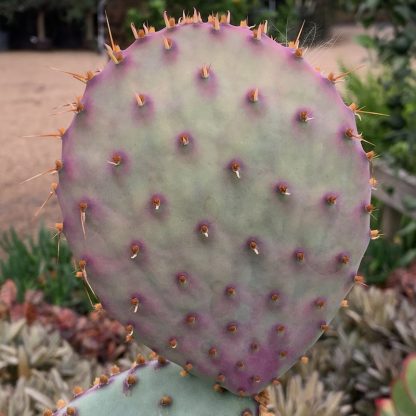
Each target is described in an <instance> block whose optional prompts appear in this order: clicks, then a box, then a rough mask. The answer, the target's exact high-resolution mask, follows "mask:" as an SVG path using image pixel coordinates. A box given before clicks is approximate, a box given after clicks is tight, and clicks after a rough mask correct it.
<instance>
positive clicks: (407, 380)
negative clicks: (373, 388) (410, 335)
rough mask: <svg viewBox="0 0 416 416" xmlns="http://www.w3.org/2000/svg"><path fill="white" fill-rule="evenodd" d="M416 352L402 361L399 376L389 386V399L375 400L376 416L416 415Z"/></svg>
mask: <svg viewBox="0 0 416 416" xmlns="http://www.w3.org/2000/svg"><path fill="white" fill-rule="evenodd" d="M415 392H416V354H410V355H409V356H408V357H407V358H406V360H405V361H404V363H403V369H402V371H401V373H400V377H399V378H398V379H397V380H395V381H394V383H393V384H392V387H391V399H379V400H377V401H376V407H377V415H376V416H415V415H416V400H415Z"/></svg>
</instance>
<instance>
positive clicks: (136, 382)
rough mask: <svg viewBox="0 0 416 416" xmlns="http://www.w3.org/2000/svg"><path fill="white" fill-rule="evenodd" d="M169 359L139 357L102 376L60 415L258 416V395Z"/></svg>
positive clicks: (60, 411) (58, 412)
mask: <svg viewBox="0 0 416 416" xmlns="http://www.w3.org/2000/svg"><path fill="white" fill-rule="evenodd" d="M181 370H182V369H181V368H180V367H179V366H177V365H176V364H173V363H171V362H168V361H164V360H163V361H160V360H154V361H150V362H136V363H135V366H134V367H132V368H131V369H130V370H128V371H124V372H122V373H116V374H114V375H112V376H110V377H108V376H106V375H103V376H101V377H99V378H98V379H97V381H96V383H95V385H94V387H92V388H91V389H89V390H87V391H85V392H82V393H80V394H78V395H76V396H75V398H74V399H73V400H72V401H71V402H70V403H69V404H67V405H65V406H62V407H61V408H60V409H59V410H57V411H56V412H55V413H53V412H52V411H51V410H46V411H45V412H44V415H55V416H98V415H100V416H116V415H117V416H121V415H123V416H212V415H221V416H257V415H258V414H259V409H258V405H257V403H256V402H255V401H254V400H251V399H249V398H242V397H238V396H235V395H234V394H231V393H229V392H227V391H226V390H223V389H221V388H220V387H219V386H218V388H215V386H214V388H213V387H212V385H211V384H209V383H207V382H206V381H203V380H200V379H198V378H196V377H195V376H192V375H190V374H187V375H183V371H182V375H181V374H180V373H181Z"/></svg>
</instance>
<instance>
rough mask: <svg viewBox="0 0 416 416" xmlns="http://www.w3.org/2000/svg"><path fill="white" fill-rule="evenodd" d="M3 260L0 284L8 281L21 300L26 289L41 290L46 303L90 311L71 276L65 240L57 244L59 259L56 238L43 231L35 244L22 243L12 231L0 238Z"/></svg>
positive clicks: (79, 287)
mask: <svg viewBox="0 0 416 416" xmlns="http://www.w3.org/2000/svg"><path fill="white" fill-rule="evenodd" d="M0 247H1V249H3V251H4V253H5V254H6V259H5V260H1V261H0V284H1V283H3V282H4V281H5V280H7V279H12V280H13V281H14V282H15V283H16V286H17V290H18V299H19V301H20V302H21V301H23V299H24V296H25V293H26V291H27V290H30V289H37V290H42V292H43V293H44V296H45V300H46V301H47V302H49V303H52V304H55V305H61V306H69V307H72V308H75V309H76V310H77V311H78V312H82V313H84V312H86V311H87V310H89V309H91V308H90V307H89V303H88V302H87V297H86V296H85V294H84V293H83V291H84V289H83V287H82V283H81V282H80V281H78V280H77V279H76V278H75V277H74V266H73V264H72V260H71V259H72V254H71V252H70V250H69V248H68V246H67V244H66V242H65V241H62V238H61V241H60V244H59V258H58V257H57V255H58V249H57V241H56V238H55V239H54V238H53V237H52V234H51V233H50V232H49V231H47V230H46V229H44V228H41V229H40V230H39V234H38V238H37V241H34V239H32V238H29V239H28V240H27V241H26V242H24V241H22V240H21V239H20V238H19V236H18V235H17V234H16V232H15V231H14V230H13V229H10V231H9V232H6V233H5V234H4V235H3V236H2V237H1V238H0Z"/></svg>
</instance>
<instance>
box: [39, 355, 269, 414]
mask: <svg viewBox="0 0 416 416" xmlns="http://www.w3.org/2000/svg"><path fill="white" fill-rule="evenodd" d="M149 360H152V361H155V360H156V361H157V364H156V368H162V367H165V366H167V365H169V364H170V363H169V361H167V360H166V359H165V358H164V357H163V356H160V355H157V354H155V353H154V352H152V353H150V355H149ZM148 363H149V361H148V360H147V359H146V357H145V356H144V355H143V354H140V353H139V354H138V355H137V356H136V359H135V361H134V362H133V363H132V365H131V368H130V370H129V371H128V372H127V374H121V370H120V368H119V367H118V366H117V365H113V366H112V367H111V369H110V374H109V375H107V374H101V375H99V376H97V377H96V378H95V379H94V381H93V383H92V387H91V389H101V388H105V387H106V386H108V385H110V384H111V383H112V381H113V379H114V378H115V377H119V376H121V375H122V376H123V377H124V380H123V383H122V384H123V393H124V395H127V394H128V393H129V392H130V391H131V390H132V389H134V387H135V386H136V385H138V384H139V383H140V377H139V375H138V371H137V370H139V369H140V367H143V366H146V365H147V364H148ZM191 369H192V365H191V364H187V365H186V366H185V367H184V369H183V370H182V371H180V372H179V375H180V376H181V377H186V376H188V375H189V371H191ZM212 389H213V390H214V391H215V392H216V393H224V392H225V389H224V388H223V387H222V386H221V385H220V384H218V383H215V384H213V386H212ZM85 393H87V390H85V389H84V388H82V387H81V386H75V387H73V389H72V394H73V399H77V398H79V397H82V395H84V394H85ZM253 399H254V400H255V401H256V402H257V403H258V410H259V414H262V412H263V411H265V410H266V408H267V405H268V404H269V402H270V400H269V397H268V394H267V392H266V391H262V392H260V393H259V394H257V395H255V396H253ZM173 402H174V397H173V396H171V395H169V394H162V395H161V396H160V399H159V400H158V401H157V402H156V403H154V406H155V408H157V407H159V408H165V407H171V406H172V404H173ZM62 409H65V413H64V415H65V416H78V415H79V413H78V410H77V406H76V403H75V404H73V403H67V402H66V401H65V400H63V399H59V400H58V401H57V402H56V411H59V410H62ZM148 411H150V409H148ZM54 414H55V412H54V411H53V410H52V409H49V408H47V409H45V410H44V411H43V416H53V415H54ZM236 416H258V415H257V414H256V415H254V414H253V412H252V411H251V410H250V409H245V410H243V411H242V412H241V413H240V415H236Z"/></svg>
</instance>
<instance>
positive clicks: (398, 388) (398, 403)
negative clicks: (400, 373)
mask: <svg viewBox="0 0 416 416" xmlns="http://www.w3.org/2000/svg"><path fill="white" fill-rule="evenodd" d="M391 398H392V401H393V406H394V409H395V411H396V413H397V415H398V416H415V415H416V404H415V403H414V402H413V401H412V399H411V398H410V397H409V395H408V393H407V391H406V388H405V385H404V383H403V381H402V380H401V379H398V380H397V381H396V382H395V383H394V384H393V386H392V389H391Z"/></svg>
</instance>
